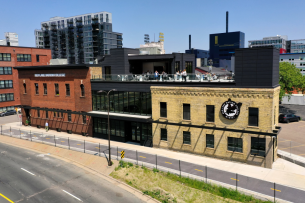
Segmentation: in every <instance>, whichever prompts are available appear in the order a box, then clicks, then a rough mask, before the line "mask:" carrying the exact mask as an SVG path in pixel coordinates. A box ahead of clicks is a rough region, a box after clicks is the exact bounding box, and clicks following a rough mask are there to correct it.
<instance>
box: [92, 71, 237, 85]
mask: <svg viewBox="0 0 305 203" xmlns="http://www.w3.org/2000/svg"><path fill="white" fill-rule="evenodd" d="M91 80H93V81H105V80H107V82H108V81H113V82H155V83H158V82H168V83H183V82H184V81H185V80H184V78H182V76H181V75H177V74H165V75H162V74H160V75H159V76H158V77H155V76H154V74H149V75H147V74H124V75H116V74H112V75H94V76H93V78H91ZM186 82H190V83H191V82H194V83H195V82H197V83H209V84H218V83H234V84H235V80H234V76H233V75H232V74H231V73H228V74H222V75H211V74H188V75H187V76H186Z"/></svg>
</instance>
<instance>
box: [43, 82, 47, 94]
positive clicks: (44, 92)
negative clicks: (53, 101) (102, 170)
mask: <svg viewBox="0 0 305 203" xmlns="http://www.w3.org/2000/svg"><path fill="white" fill-rule="evenodd" d="M43 94H44V95H47V94H48V88H47V83H43Z"/></svg>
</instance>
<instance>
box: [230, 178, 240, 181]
mask: <svg viewBox="0 0 305 203" xmlns="http://www.w3.org/2000/svg"><path fill="white" fill-rule="evenodd" d="M231 179H232V180H236V179H235V178H231ZM237 181H239V180H238V179H237Z"/></svg>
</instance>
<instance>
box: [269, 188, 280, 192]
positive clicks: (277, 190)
mask: <svg viewBox="0 0 305 203" xmlns="http://www.w3.org/2000/svg"><path fill="white" fill-rule="evenodd" d="M271 190H275V191H277V192H281V191H280V190H277V189H274V188H271Z"/></svg>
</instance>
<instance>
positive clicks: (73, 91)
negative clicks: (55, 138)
mask: <svg viewBox="0 0 305 203" xmlns="http://www.w3.org/2000/svg"><path fill="white" fill-rule="evenodd" d="M52 73H65V77H34V74H52ZM35 83H37V84H38V88H39V89H38V91H39V94H36V92H35ZM24 84H26V89H27V91H26V93H24ZM43 84H46V85H47V94H46V95H45V94H44V86H43ZM55 84H58V86H59V94H58V95H56V94H55ZM66 84H69V86H70V96H67V94H66ZM81 84H83V85H84V89H85V95H84V96H81V87H80V85H81ZM19 88H20V89H21V105H28V106H31V107H40V108H49V109H61V110H71V111H78V112H80V111H81V112H89V111H91V110H92V98H91V84H90V70H89V68H82V69H48V70H46V69H39V70H20V69H19ZM23 111H24V110H23ZM54 112H55V113H54ZM54 114H55V116H54ZM23 115H24V118H23V122H24V123H25V120H26V113H25V111H24V112H23ZM30 116H31V125H34V126H37V125H40V126H41V127H44V126H45V123H46V121H47V122H48V123H49V128H50V129H57V128H60V129H61V131H67V130H71V131H72V132H73V133H79V134H81V133H89V134H90V135H92V132H91V131H92V121H91V118H90V117H88V116H87V119H86V123H83V117H82V116H80V115H79V114H72V116H71V122H69V121H68V118H67V116H68V114H67V113H64V114H63V115H61V113H60V115H59V116H58V112H57V111H56V110H54V111H49V112H48V118H46V112H45V111H42V110H40V117H38V115H37V110H35V109H31V110H30Z"/></svg>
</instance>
